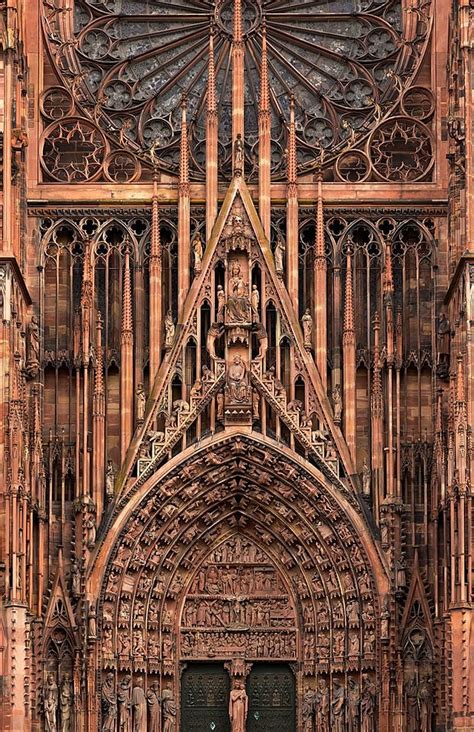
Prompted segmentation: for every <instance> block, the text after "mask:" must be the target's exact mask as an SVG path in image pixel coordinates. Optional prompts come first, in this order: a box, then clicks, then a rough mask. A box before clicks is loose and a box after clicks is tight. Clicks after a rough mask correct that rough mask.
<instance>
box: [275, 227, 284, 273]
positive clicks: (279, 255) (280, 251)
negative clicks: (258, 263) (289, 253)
mask: <svg viewBox="0 0 474 732" xmlns="http://www.w3.org/2000/svg"><path fill="white" fill-rule="evenodd" d="M273 256H274V259H275V269H276V271H277V274H279V275H282V274H283V272H284V260H285V242H284V241H283V239H282V237H281V236H280V234H278V236H277V241H276V246H275V251H274V252H273Z"/></svg>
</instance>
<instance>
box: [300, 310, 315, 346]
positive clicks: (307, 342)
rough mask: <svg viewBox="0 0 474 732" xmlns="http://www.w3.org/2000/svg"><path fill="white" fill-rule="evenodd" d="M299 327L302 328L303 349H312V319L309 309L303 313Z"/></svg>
mask: <svg viewBox="0 0 474 732" xmlns="http://www.w3.org/2000/svg"><path fill="white" fill-rule="evenodd" d="M301 325H302V327H303V339H304V347H305V348H306V350H308V349H310V348H312V345H313V344H312V338H313V318H312V317H311V313H310V312H309V308H306V310H305V311H304V315H303V317H302V318H301Z"/></svg>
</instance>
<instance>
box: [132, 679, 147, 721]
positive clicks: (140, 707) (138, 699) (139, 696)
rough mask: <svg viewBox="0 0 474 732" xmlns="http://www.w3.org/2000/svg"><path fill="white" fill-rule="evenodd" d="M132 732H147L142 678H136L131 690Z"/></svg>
mask: <svg viewBox="0 0 474 732" xmlns="http://www.w3.org/2000/svg"><path fill="white" fill-rule="evenodd" d="M132 708H133V732H147V718H146V697H145V692H144V691H143V679H137V680H136V682H135V686H134V687H133V690H132Z"/></svg>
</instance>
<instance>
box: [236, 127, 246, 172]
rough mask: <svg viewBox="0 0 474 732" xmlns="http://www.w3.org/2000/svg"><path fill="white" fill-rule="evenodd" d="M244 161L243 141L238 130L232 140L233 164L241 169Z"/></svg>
mask: <svg viewBox="0 0 474 732" xmlns="http://www.w3.org/2000/svg"><path fill="white" fill-rule="evenodd" d="M243 162H244V141H243V140H242V135H241V134H240V132H239V133H238V134H237V137H236V138H235V142H234V165H235V167H236V168H238V169H242V166H243Z"/></svg>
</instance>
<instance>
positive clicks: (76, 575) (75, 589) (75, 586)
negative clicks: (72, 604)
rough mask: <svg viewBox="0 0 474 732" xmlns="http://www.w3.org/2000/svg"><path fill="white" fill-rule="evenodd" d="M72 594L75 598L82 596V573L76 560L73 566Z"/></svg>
mask: <svg viewBox="0 0 474 732" xmlns="http://www.w3.org/2000/svg"><path fill="white" fill-rule="evenodd" d="M71 594H72V596H73V597H79V596H80V594H81V573H80V572H79V566H78V564H77V562H76V560H74V561H73V563H72V566H71Z"/></svg>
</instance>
